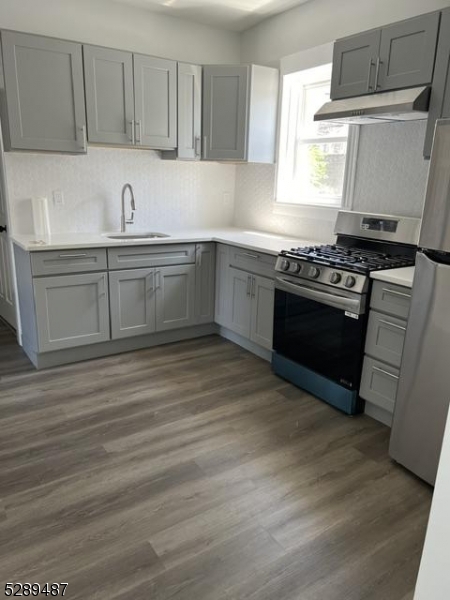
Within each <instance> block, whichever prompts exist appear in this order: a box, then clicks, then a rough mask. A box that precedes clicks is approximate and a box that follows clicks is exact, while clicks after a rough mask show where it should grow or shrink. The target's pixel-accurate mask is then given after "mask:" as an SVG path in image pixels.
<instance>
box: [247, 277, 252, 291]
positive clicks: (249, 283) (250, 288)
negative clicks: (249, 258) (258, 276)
mask: <svg viewBox="0 0 450 600" xmlns="http://www.w3.org/2000/svg"><path fill="white" fill-rule="evenodd" d="M251 293H252V277H251V276H250V275H249V276H248V277H247V296H250V295H251Z"/></svg>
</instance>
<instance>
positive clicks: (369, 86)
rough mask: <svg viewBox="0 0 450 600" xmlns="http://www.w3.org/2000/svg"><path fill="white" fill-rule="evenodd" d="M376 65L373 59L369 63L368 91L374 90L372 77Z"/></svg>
mask: <svg viewBox="0 0 450 600" xmlns="http://www.w3.org/2000/svg"><path fill="white" fill-rule="evenodd" d="M374 64H375V63H374V62H373V58H371V59H370V61H369V72H368V73H367V91H368V92H370V90H373V86H372V85H370V76H371V75H372V67H373V65H374Z"/></svg>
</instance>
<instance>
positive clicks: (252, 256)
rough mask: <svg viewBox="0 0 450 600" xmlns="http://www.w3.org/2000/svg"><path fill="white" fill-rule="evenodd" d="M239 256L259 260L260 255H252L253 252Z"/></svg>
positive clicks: (242, 253)
mask: <svg viewBox="0 0 450 600" xmlns="http://www.w3.org/2000/svg"><path fill="white" fill-rule="evenodd" d="M239 256H248V257H249V258H254V259H256V260H257V259H258V258H259V254H252V253H251V252H241V253H240V255H239Z"/></svg>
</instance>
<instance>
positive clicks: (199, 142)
mask: <svg viewBox="0 0 450 600" xmlns="http://www.w3.org/2000/svg"><path fill="white" fill-rule="evenodd" d="M194 152H195V156H196V157H197V158H200V157H201V154H202V140H201V137H200V136H199V135H198V136H197V137H196V138H195V140H194Z"/></svg>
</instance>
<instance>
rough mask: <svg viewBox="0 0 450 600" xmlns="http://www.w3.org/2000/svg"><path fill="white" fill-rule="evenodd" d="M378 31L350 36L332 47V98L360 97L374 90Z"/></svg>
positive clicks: (378, 41) (378, 44) (378, 45)
mask: <svg viewBox="0 0 450 600" xmlns="http://www.w3.org/2000/svg"><path fill="white" fill-rule="evenodd" d="M380 37H381V33H380V30H379V29H376V30H373V31H367V32H365V33H361V34H359V35H353V36H351V37H348V38H344V39H342V40H338V41H337V42H336V43H335V44H334V49H333V70H332V77H331V98H332V99H333V100H337V99H339V98H349V97H351V96H362V95H364V94H369V93H371V92H373V91H374V85H375V68H376V61H377V57H378V51H379V48H380Z"/></svg>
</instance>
